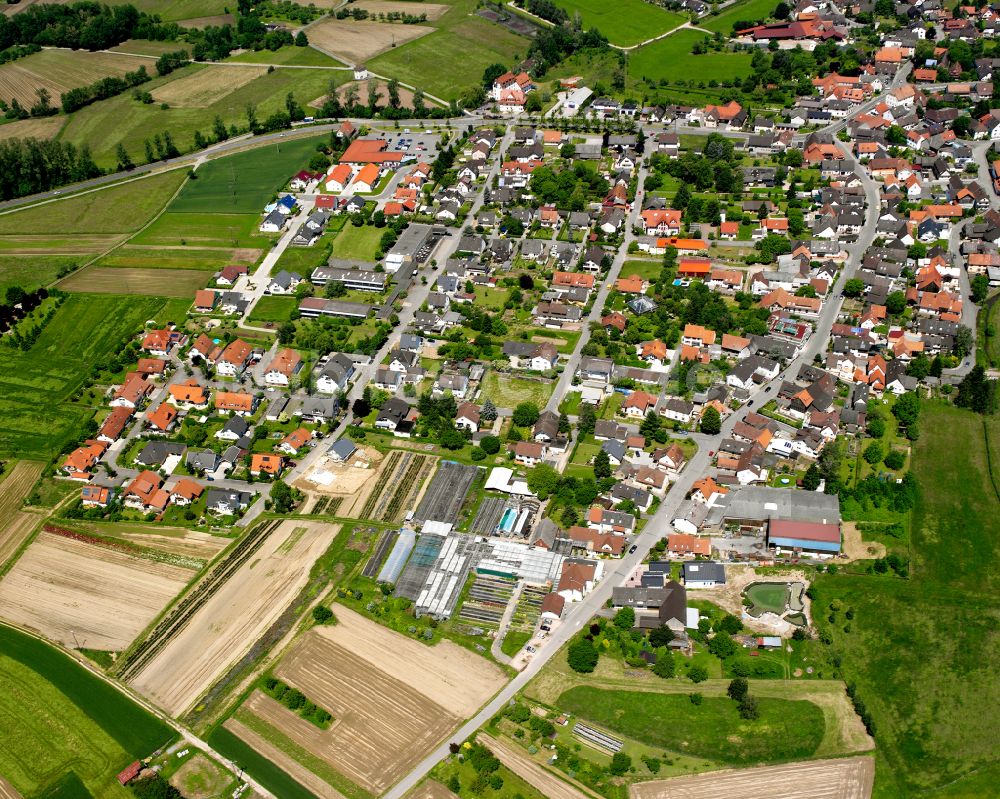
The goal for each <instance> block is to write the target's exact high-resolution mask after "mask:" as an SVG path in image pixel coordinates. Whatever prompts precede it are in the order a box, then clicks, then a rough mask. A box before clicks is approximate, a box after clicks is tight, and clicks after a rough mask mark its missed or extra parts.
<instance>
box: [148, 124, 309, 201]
mask: <svg viewBox="0 0 1000 799" xmlns="http://www.w3.org/2000/svg"><path fill="white" fill-rule="evenodd" d="M325 140H326V137H325V136H322V137H320V136H309V137H305V138H301V139H298V138H297V139H290V140H289V141H285V142H281V143H279V144H272V145H269V146H267V147H259V148H256V149H254V150H249V151H247V152H243V153H236V154H235V155H227V156H226V157H225V158H216V159H214V160H212V161H209V162H208V163H206V164H204V165H203V166H201V167H199V168H198V171H197V173H196V174H197V179H195V180H191V181H189V182H188V183H187V185H185V186H184V188H183V189H182V190H181V193H180V194H179V195H178V196H177V199H176V200H174V201H173V202H172V203H171V204H170V206H169V208H168V209H167V210H168V212H169V213H184V212H187V213H193V214H206V213H211V214H213V215H214V214H219V213H221V214H260V213H261V212H262V209H263V208H264V205H266V204H267V202H268V201H269V200H270V199H271V198H272V197H273V196H274V195H275V194H276V193H277V192H278V191H279V190H280V189H281V188H282V187H283V186H284V185H285V183H286V182H287V181H288V178H289V176H290V175H293V174H294V173H295V172H296V171H298V170H299V169H302V167H304V166H305V164H306V163H307V162H308V161H309V157H310V156H311V155H312V154H313V153H314V152H315V150H316V145H317V144H319V143H320V142H323V141H325Z"/></svg>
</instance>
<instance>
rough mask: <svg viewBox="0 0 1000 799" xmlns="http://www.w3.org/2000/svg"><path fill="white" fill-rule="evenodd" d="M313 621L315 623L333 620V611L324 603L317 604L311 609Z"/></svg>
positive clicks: (325, 622) (326, 622)
mask: <svg viewBox="0 0 1000 799" xmlns="http://www.w3.org/2000/svg"><path fill="white" fill-rule="evenodd" d="M312 617H313V621H315V622H316V623H317V624H328V623H329V622H330V621H335V619H334V618H333V611H332V610H330V608H328V607H327V606H326V605H317V606H316V607H314V608H313V609H312Z"/></svg>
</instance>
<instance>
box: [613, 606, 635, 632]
mask: <svg viewBox="0 0 1000 799" xmlns="http://www.w3.org/2000/svg"><path fill="white" fill-rule="evenodd" d="M612 624H614V625H615V627H617V628H618V629H619V630H631V629H632V628H633V627H634V626H635V611H634V610H633V609H632V608H629V607H624V608H622V609H621V610H619V611H618V612H617V613H616V614H615V617H614V619H612Z"/></svg>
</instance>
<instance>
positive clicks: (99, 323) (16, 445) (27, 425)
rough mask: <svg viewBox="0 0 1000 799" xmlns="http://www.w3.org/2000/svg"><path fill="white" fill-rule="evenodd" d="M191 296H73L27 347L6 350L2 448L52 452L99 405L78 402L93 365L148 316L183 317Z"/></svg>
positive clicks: (21, 453)
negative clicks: (181, 297) (31, 344)
mask: <svg viewBox="0 0 1000 799" xmlns="http://www.w3.org/2000/svg"><path fill="white" fill-rule="evenodd" d="M188 304H189V302H188V301H187V300H172V301H171V300H164V299H159V298H153V297H137V296H133V297H119V296H110V295H102V294H87V295H72V296H70V297H69V298H68V299H67V300H66V301H65V302H64V303H63V305H62V307H60V309H59V310H58V312H57V313H56V315H55V317H54V318H53V319H52V320H51V321H50V322H49V323H48V324H47V325H46V326H45V328H44V330H43V331H42V333H41V335H39V337H38V340H37V341H36V342H35V344H34V346H33V347H32V348H31V349H30V350H28V351H27V352H22V351H21V350H15V349H12V348H4V349H0V455H16V456H18V457H29V458H30V457H37V458H51V457H53V456H54V455H56V454H57V453H58V452H59V451H61V450H62V448H63V447H64V446H65V445H66V444H67V443H68V442H69V441H71V440H73V439H74V438H76V437H77V436H78V435H79V434H80V430H81V426H82V424H83V422H84V420H85V419H87V418H88V417H90V416H91V415H92V414H93V413H94V410H95V409H94V407H92V406H90V405H85V404H82V403H75V402H73V401H72V395H73V394H74V392H76V390H77V389H78V388H79V387H80V386H81V385H82V384H83V382H84V380H85V379H86V378H87V376H88V375H89V374H90V371H91V369H92V368H93V367H95V366H97V367H100V366H101V365H102V364H103V363H104V362H105V360H106V359H107V357H108V355H110V354H111V353H112V352H114V351H115V350H116V349H118V348H119V347H120V346H121V345H122V343H123V337H125V336H127V335H129V334H131V333H134V332H138V331H139V330H140V329H141V327H142V325H143V323H144V322H145V321H146V320H147V319H157V320H160V321H167V320H168V319H173V320H175V321H180V320H181V319H183V318H184V315H185V311H186V309H187V306H188Z"/></svg>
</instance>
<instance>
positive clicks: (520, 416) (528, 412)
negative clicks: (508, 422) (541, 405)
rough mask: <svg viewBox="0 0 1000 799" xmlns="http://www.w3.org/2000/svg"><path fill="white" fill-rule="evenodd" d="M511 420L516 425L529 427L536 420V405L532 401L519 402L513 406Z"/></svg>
mask: <svg viewBox="0 0 1000 799" xmlns="http://www.w3.org/2000/svg"><path fill="white" fill-rule="evenodd" d="M512 420H513V422H514V424H516V425H517V426H518V427H531V426H532V425H533V424H534V423H535V422H537V421H538V406H537V405H535V403H533V402H522V403H519V404H518V406H517V407H516V408H514V414H513V416H512Z"/></svg>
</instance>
